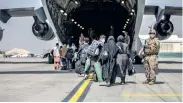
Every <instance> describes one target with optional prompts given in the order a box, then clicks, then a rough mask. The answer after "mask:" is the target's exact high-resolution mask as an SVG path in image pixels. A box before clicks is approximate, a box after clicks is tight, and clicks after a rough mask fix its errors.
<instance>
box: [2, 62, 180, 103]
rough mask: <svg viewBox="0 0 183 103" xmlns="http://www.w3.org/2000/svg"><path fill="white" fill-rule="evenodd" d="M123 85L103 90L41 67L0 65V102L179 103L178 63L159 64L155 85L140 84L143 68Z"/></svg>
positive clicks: (70, 74) (102, 86)
mask: <svg viewBox="0 0 183 103" xmlns="http://www.w3.org/2000/svg"><path fill="white" fill-rule="evenodd" d="M134 66H135V69H136V71H137V73H136V74H135V75H133V76H127V79H126V84H125V85H120V84H119V82H120V79H119V78H117V80H116V84H115V85H114V86H112V87H106V84H105V82H102V83H98V82H94V81H92V80H90V79H88V80H83V76H79V75H77V74H76V73H74V71H60V70H59V71H55V70H54V69H53V65H50V64H45V63H42V64H40V63H31V64H21V63H19V64H11V63H9V64H8V63H7V64H3V63H1V64H0V78H1V79H0V87H1V88H0V91H1V92H0V102H61V101H64V102H182V63H171V64H170V63H159V69H158V75H157V82H156V84H154V85H148V84H142V82H143V81H144V80H145V74H144V68H143V65H134Z"/></svg>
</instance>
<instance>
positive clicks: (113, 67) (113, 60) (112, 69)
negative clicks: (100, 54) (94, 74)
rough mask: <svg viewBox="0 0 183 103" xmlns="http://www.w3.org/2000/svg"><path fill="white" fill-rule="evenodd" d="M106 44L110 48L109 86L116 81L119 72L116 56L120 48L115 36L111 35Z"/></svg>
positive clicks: (107, 81)
mask: <svg viewBox="0 0 183 103" xmlns="http://www.w3.org/2000/svg"><path fill="white" fill-rule="evenodd" d="M106 46H107V48H108V55H109V56H108V61H109V62H108V64H109V65H108V74H107V79H106V83H107V86H108V87H109V86H111V85H113V84H114V83H115V79H116V74H117V70H116V56H117V53H118V52H119V48H118V47H117V46H116V43H115V39H114V37H113V36H109V38H108V40H107V44H106ZM105 72H106V71H105Z"/></svg>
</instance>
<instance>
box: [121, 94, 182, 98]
mask: <svg viewBox="0 0 183 103" xmlns="http://www.w3.org/2000/svg"><path fill="white" fill-rule="evenodd" d="M121 96H123V97H157V96H161V97H182V94H175V93H167V94H142V93H138V94H135V93H133V94H129V93H126V94H122V95H121Z"/></svg>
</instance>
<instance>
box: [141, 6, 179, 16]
mask: <svg viewBox="0 0 183 103" xmlns="http://www.w3.org/2000/svg"><path fill="white" fill-rule="evenodd" d="M158 9H164V14H165V15H178V16H182V7H173V6H165V7H164V8H161V7H159V6H153V5H146V6H145V11H144V14H146V15H154V14H156V12H157V11H158Z"/></svg>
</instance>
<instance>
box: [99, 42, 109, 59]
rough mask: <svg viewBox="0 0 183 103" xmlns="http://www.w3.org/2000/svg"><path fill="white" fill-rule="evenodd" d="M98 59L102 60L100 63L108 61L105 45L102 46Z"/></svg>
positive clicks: (107, 51)
mask: <svg viewBox="0 0 183 103" xmlns="http://www.w3.org/2000/svg"><path fill="white" fill-rule="evenodd" d="M100 59H101V60H102V62H106V61H107V60H108V59H109V50H108V47H107V45H106V44H104V46H103V48H102V51H101V54H100Z"/></svg>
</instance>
